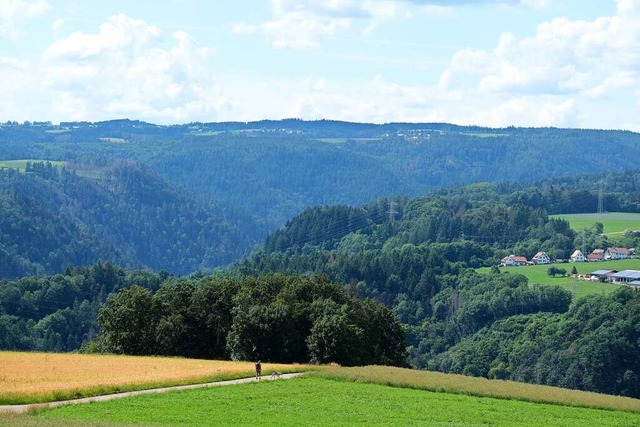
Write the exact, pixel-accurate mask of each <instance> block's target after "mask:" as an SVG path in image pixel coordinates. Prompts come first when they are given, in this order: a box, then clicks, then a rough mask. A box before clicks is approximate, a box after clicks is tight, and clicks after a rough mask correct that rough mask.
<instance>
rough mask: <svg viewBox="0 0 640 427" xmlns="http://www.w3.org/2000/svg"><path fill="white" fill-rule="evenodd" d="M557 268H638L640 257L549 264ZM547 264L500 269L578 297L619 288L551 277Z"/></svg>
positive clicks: (582, 270) (485, 270)
mask: <svg viewBox="0 0 640 427" xmlns="http://www.w3.org/2000/svg"><path fill="white" fill-rule="evenodd" d="M551 265H553V266H554V267H557V268H564V269H565V270H566V271H567V273H571V269H572V268H573V267H574V266H575V267H576V269H577V270H578V274H588V273H591V272H593V271H596V270H618V271H621V270H640V259H624V260H616V261H603V262H578V263H566V264H551ZM549 267H550V266H549V265H523V266H521V267H500V271H502V272H507V273H513V274H522V275H524V276H527V278H528V279H529V283H531V284H534V283H539V284H541V285H558V286H560V287H561V288H563V289H566V290H568V291H570V292H574V291H575V297H576V298H580V297H582V296H585V295H590V294H597V293H600V294H603V293H604V294H609V293H611V292H613V291H615V290H616V289H617V288H619V287H620V286H621V285H614V284H611V283H599V282H589V281H584V280H577V279H574V278H572V277H560V276H556V277H551V276H549V275H547V270H548V269H549ZM478 271H479V272H480V273H484V274H488V273H489V271H490V268H488V267H485V268H480V269H478Z"/></svg>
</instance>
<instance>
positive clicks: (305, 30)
mask: <svg viewBox="0 0 640 427" xmlns="http://www.w3.org/2000/svg"><path fill="white" fill-rule="evenodd" d="M271 5H272V8H271V9H272V15H273V16H272V17H271V19H269V20H267V21H265V22H262V23H260V24H249V23H246V22H240V23H236V24H234V25H233V26H232V29H233V32H234V33H236V34H243V35H246V34H261V35H263V36H264V37H265V39H266V41H267V43H268V44H270V45H271V46H273V47H275V48H278V49H282V48H293V49H307V48H317V47H320V45H321V42H322V41H323V40H325V39H329V38H331V37H334V36H336V35H338V34H340V33H343V32H346V31H348V30H350V29H352V28H353V23H354V21H355V20H359V21H363V22H366V23H367V25H366V27H365V28H364V29H363V30H362V33H363V34H368V33H370V32H371V31H373V30H374V29H375V28H376V27H377V26H378V25H380V23H382V22H384V21H386V20H389V19H392V18H394V17H396V16H397V15H399V12H400V7H399V3H398V2H397V1H393V0H365V1H355V0H328V1H323V0H307V1H304V0H272V2H271Z"/></svg>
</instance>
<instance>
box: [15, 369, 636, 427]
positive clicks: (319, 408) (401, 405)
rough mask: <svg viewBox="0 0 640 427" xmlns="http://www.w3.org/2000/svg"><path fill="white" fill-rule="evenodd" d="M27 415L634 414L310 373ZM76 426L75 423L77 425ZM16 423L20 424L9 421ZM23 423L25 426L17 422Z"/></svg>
mask: <svg viewBox="0 0 640 427" xmlns="http://www.w3.org/2000/svg"><path fill="white" fill-rule="evenodd" d="M11 418H12V421H13V422H15V421H16V420H18V421H20V419H21V418H22V419H24V420H25V421H26V422H34V420H33V418H37V419H38V420H43V421H44V422H46V423H47V424H42V425H52V426H58V425H59V426H62V425H65V426H68V425H100V424H98V423H106V424H105V425H110V424H111V423H114V424H113V425H126V424H138V425H139V424H142V425H171V426H175V425H181V426H217V425H245V426H255V425H274V426H302V425H304V426H321V425H323V426H346V425H388V426H395V425H398V426H406V425H424V426H432V425H433V426H436V425H455V426H476V425H493V426H534V425H535V426H547V425H549V426H551V425H563V426H584V425H590V424H591V425H598V426H621V425H628V426H633V425H638V424H639V423H640V413H633V412H625V411H613V410H602V409H591V408H578V407H569V406H561V405H552V404H540V403H532V402H525V401H520V400H505V399H495V398H489V397H476V396H468V395H464V394H449V393H438V392H431V391H425V390H417V389H411V388H400V387H391V386H387V385H381V384H372V383H360V382H351V381H345V380H338V379H329V378H325V377H321V376H309V377H302V378H295V379H292V380H278V381H263V382H259V383H250V384H243V385H236V386H227V387H219V388H211V389H199V390H190V391H182V392H171V393H166V394H160V395H146V396H137V397H133V398H126V399H118V400H113V401H109V402H100V403H91V404H84V405H72V406H65V407H61V408H58V409H53V410H47V411H43V412H41V413H39V414H37V415H36V416H33V415H32V416H23V417H11ZM76 423H78V424H76ZM13 425H21V424H13ZM24 425H29V424H24ZM31 425H37V424H31Z"/></svg>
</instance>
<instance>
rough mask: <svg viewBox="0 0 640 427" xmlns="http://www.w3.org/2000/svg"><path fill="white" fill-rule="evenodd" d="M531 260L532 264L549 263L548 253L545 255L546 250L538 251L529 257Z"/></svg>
mask: <svg viewBox="0 0 640 427" xmlns="http://www.w3.org/2000/svg"><path fill="white" fill-rule="evenodd" d="M531 261H532V262H533V263H534V264H538V265H541V264H551V258H550V257H549V255H547V253H546V252H538V253H537V254H535V255H534V256H533V258H531Z"/></svg>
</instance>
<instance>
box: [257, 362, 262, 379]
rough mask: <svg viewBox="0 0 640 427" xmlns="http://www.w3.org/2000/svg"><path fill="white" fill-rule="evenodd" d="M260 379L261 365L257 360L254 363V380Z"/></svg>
mask: <svg viewBox="0 0 640 427" xmlns="http://www.w3.org/2000/svg"><path fill="white" fill-rule="evenodd" d="M260 378H262V365H261V364H260V361H259V360H258V361H257V362H256V379H257V380H259V379H260Z"/></svg>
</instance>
